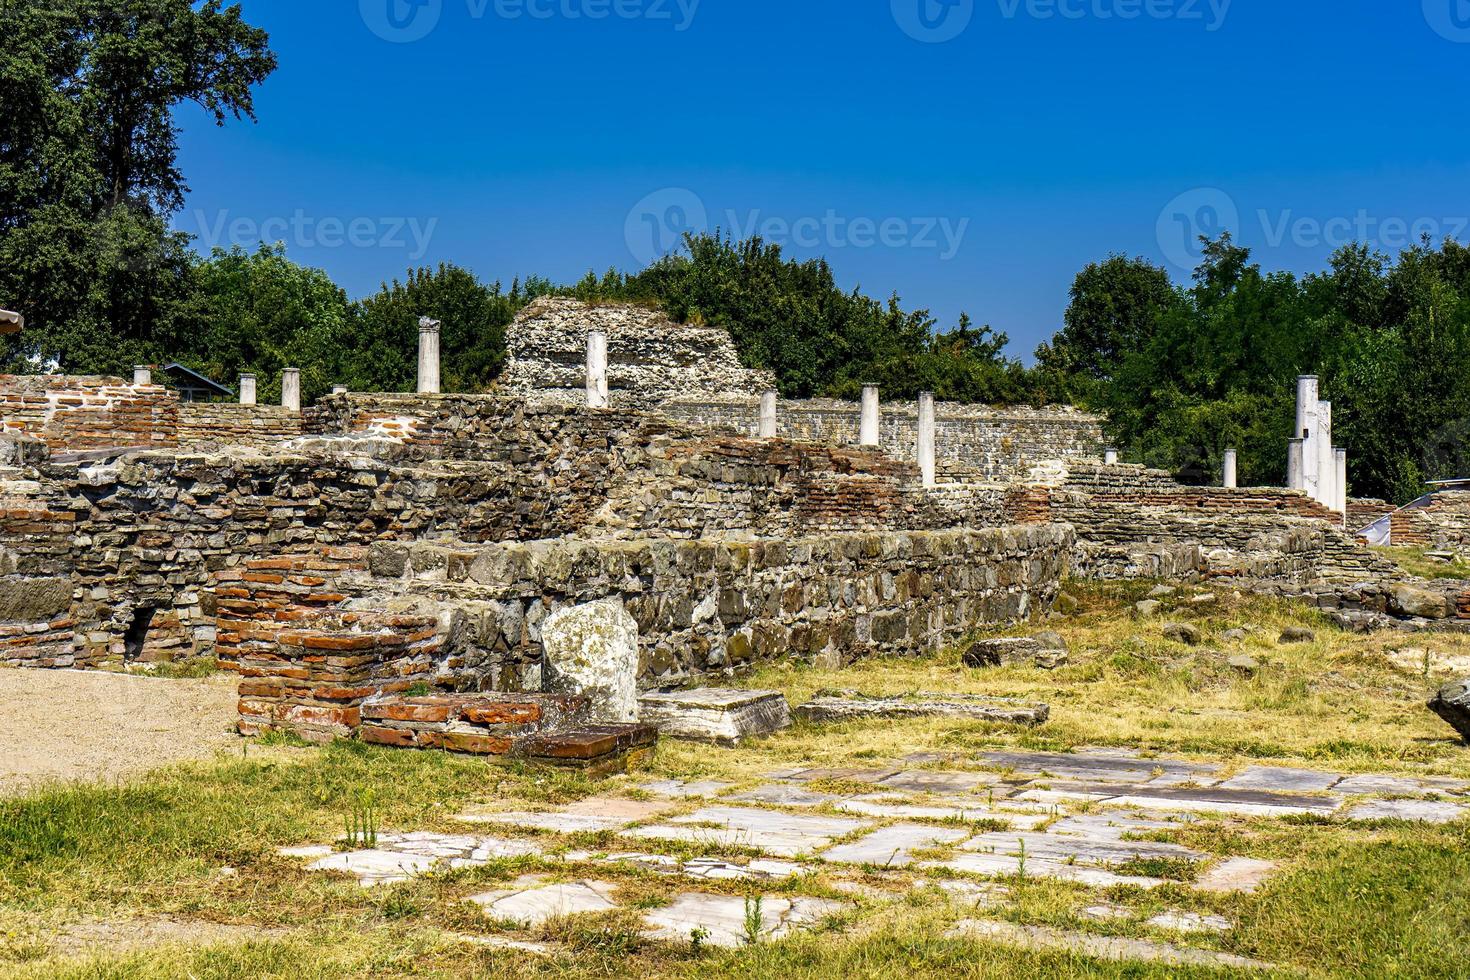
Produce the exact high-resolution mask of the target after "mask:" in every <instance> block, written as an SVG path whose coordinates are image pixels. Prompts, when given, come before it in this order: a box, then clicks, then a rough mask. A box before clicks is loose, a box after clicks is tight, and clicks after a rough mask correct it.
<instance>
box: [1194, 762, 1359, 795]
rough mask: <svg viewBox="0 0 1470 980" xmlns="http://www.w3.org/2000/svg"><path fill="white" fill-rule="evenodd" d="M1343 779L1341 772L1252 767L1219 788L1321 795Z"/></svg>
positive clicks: (1226, 781) (1221, 784)
mask: <svg viewBox="0 0 1470 980" xmlns="http://www.w3.org/2000/svg"><path fill="white" fill-rule="evenodd" d="M1343 778H1344V777H1343V774H1342V773H1340V772H1318V771H1317V770H1315V769H1285V768H1279V767H1275V766H1252V767H1251V768H1249V769H1247V770H1246V771H1245V772H1242V773H1241V774H1240V775H1238V776H1234V777H1232V778H1230V779H1227V780H1225V781H1224V782H1223V783H1219V784H1218V786H1219V788H1220V789H1262V790H1267V791H1269V792H1273V793H1321V792H1325V791H1327V790H1329V789H1331V788H1332V787H1333V786H1336V785H1337V784H1338V783H1340V782H1342V780H1343Z"/></svg>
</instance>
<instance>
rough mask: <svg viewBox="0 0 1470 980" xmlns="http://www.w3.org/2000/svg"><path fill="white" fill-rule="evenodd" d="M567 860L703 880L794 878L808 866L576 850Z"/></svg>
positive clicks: (779, 862) (758, 859)
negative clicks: (596, 852)
mask: <svg viewBox="0 0 1470 980" xmlns="http://www.w3.org/2000/svg"><path fill="white" fill-rule="evenodd" d="M566 859H567V860H568V861H573V862H588V863H593V864H608V865H619V864H621V865H627V866H630V867H635V868H640V869H642V870H645V871H652V872H655V873H657V874H666V875H683V876H684V877H687V878H698V879H700V880H703V881H766V880H776V879H784V878H794V877H796V876H797V875H800V874H805V873H806V870H807V869H806V867H805V866H804V865H800V864H796V863H794V862H792V861H777V860H773V859H770V858H757V859H755V860H752V861H746V862H744V863H741V862H739V861H733V860H725V859H724V858H690V859H688V860H681V859H679V858H677V857H674V856H673V855H671V854H642V853H638V852H631V853H623V854H593V853H591V852H588V851H573V852H570V853H568V854H567V855H566Z"/></svg>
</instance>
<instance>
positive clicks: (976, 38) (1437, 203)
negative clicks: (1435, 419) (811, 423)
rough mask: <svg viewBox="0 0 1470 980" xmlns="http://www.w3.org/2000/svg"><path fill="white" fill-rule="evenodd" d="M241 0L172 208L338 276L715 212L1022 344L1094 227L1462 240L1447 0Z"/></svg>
mask: <svg viewBox="0 0 1470 980" xmlns="http://www.w3.org/2000/svg"><path fill="white" fill-rule="evenodd" d="M241 2H242V5H243V7H244V9H245V13H246V16H247V18H248V19H249V20H251V21H252V22H253V23H256V24H258V25H260V26H262V27H264V28H266V29H267V30H269V31H270V33H271V37H272V45H273V47H274V48H275V50H276V52H277V53H278V54H279V56H280V60H281V67H280V70H279V71H278V72H277V73H276V74H275V75H274V76H273V77H272V78H271V79H270V80H269V81H268V82H266V84H265V85H264V86H263V87H262V88H261V89H260V90H259V92H258V93H257V100H256V103H257V112H258V115H259V117H260V121H259V123H258V124H257V125H251V124H249V123H248V122H246V123H232V124H230V125H229V126H227V127H226V128H225V129H222V130H221V129H216V128H214V127H213V126H212V125H208V124H206V123H205V122H204V120H203V119H202V116H201V115H200V114H199V113H197V112H195V111H185V112H184V113H183V114H182V116H181V121H182V123H183V128H184V134H183V140H182V142H183V154H182V166H183V168H184V172H185V174H186V175H187V176H188V178H189V182H190V184H191V187H192V193H191V194H190V196H189V199H188V204H187V206H186V208H185V209H184V211H183V212H182V213H181V214H180V215H179V216H178V217H177V219H176V221H175V225H176V227H178V228H179V229H181V230H184V231H188V232H191V233H193V234H196V235H199V236H200V241H199V243H198V244H199V247H201V248H204V249H206V250H207V248H208V247H209V246H211V245H214V244H220V245H230V244H233V243H237V242H238V243H240V244H243V245H247V246H251V245H253V243H254V242H255V241H257V240H258V239H259V238H261V237H265V238H268V239H271V240H275V239H281V240H284V241H285V242H286V244H287V248H288V251H289V254H290V255H291V256H292V257H293V258H294V259H296V260H297V261H299V262H303V263H307V264H310V265H315V266H320V267H322V268H324V269H326V270H327V271H328V272H329V273H330V274H331V275H332V276H333V278H335V279H336V280H337V281H338V282H339V283H341V284H342V285H343V286H344V287H345V288H346V289H347V291H348V292H349V293H350V294H352V295H353V296H359V295H363V294H365V293H368V292H371V291H372V290H373V289H375V288H376V287H377V285H378V284H379V283H380V282H381V281H383V280H386V279H391V278H393V277H395V276H401V275H402V273H403V272H404V270H406V269H407V268H409V267H411V266H416V265H421V264H432V263H438V262H440V261H451V262H456V263H459V264H461V265H464V266H466V267H468V268H471V269H473V270H474V271H475V272H476V273H477V274H479V275H480V276H481V277H482V278H483V279H486V280H487V281H488V280H495V279H502V280H504V281H505V283H506V284H507V285H508V284H509V282H510V280H511V278H513V277H514V276H516V275H524V274H526V273H537V274H541V275H546V276H550V277H551V278H553V279H557V280H571V279H575V278H578V277H579V276H580V275H581V274H583V273H584V272H586V271H587V270H588V269H596V270H599V271H601V270H603V269H606V268H608V267H610V266H616V267H619V268H624V269H631V268H636V267H640V266H641V265H643V264H645V263H646V262H647V261H648V259H649V258H650V257H652V256H653V255H654V254H655V253H656V252H657V250H658V249H659V248H660V247H663V246H665V245H667V243H668V242H671V241H672V240H673V239H674V237H675V233H676V232H677V231H678V230H679V229H681V228H684V227H714V226H721V227H724V228H727V229H733V230H734V231H736V232H737V233H743V232H747V231H750V230H758V231H761V232H764V233H765V234H766V237H768V238H769V239H771V240H775V241H780V242H782V243H783V244H784V245H786V246H787V247H788V249H789V251H790V252H791V253H792V254H794V255H796V256H799V257H810V256H815V255H826V256H827V258H828V259H829V260H830V261H831V262H832V265H833V267H834V268H835V270H836V272H837V275H838V277H839V280H840V281H841V282H842V283H843V284H844V285H845V286H849V287H850V286H855V285H861V286H862V288H863V289H864V290H865V291H868V292H870V293H873V294H877V295H887V294H888V293H890V292H893V291H895V290H896V291H898V292H899V293H900V294H902V296H903V297H904V300H905V302H906V303H907V304H909V305H911V306H927V307H929V308H930V309H931V310H932V311H933V312H934V314H935V315H936V316H938V317H939V319H940V322H941V325H942V326H947V325H950V324H952V323H953V322H954V320H955V319H956V318H957V317H958V316H959V314H960V312H961V311H962V310H963V311H968V312H969V313H970V314H971V316H972V317H974V318H975V319H976V320H977V321H980V322H988V323H990V324H992V325H993V326H995V327H996V329H998V330H1003V331H1006V332H1007V333H1009V334H1010V335H1011V338H1012V350H1013V352H1015V353H1017V354H1025V355H1029V353H1030V351H1031V350H1032V349H1033V348H1034V347H1035V345H1036V344H1037V343H1038V342H1040V341H1042V340H1044V339H1046V338H1047V337H1049V336H1050V335H1051V333H1052V332H1053V331H1054V330H1055V329H1056V328H1057V327H1058V326H1059V325H1060V321H1061V315H1062V311H1063V310H1064V309H1065V307H1066V303H1067V290H1068V288H1069V286H1070V285H1071V281H1072V278H1073V276H1074V275H1075V274H1076V272H1077V271H1078V270H1079V269H1080V268H1081V267H1082V266H1083V265H1085V264H1086V263H1087V262H1089V261H1093V260H1096V259H1099V258H1102V257H1104V256H1105V255H1107V254H1108V253H1109V252H1113V251H1123V252H1127V253H1129V254H1138V255H1143V256H1146V257H1148V258H1150V259H1152V260H1154V261H1157V262H1160V263H1164V264H1166V265H1168V266H1169V268H1170V271H1171V273H1173V274H1174V275H1175V276H1176V278H1177V279H1179V280H1181V281H1182V280H1185V279H1187V276H1188V271H1189V268H1190V266H1191V264H1192V254H1191V253H1192V246H1191V241H1192V238H1193V235H1194V233H1197V232H1198V231H1213V230H1215V229H1217V228H1221V227H1229V228H1231V229H1232V231H1234V232H1235V234H1236V235H1237V237H1238V238H1239V239H1241V240H1242V241H1243V242H1244V243H1245V244H1247V245H1249V246H1251V247H1252V248H1253V249H1254V250H1255V252H1256V256H1257V258H1258V259H1259V260H1260V261H1261V262H1262V264H1263V265H1265V266H1266V267H1268V268H1281V269H1288V270H1292V271H1296V272H1305V271H1310V270H1313V269H1317V268H1320V267H1321V266H1322V265H1323V264H1324V262H1325V260H1326V258H1327V256H1328V255H1329V254H1330V253H1331V252H1332V250H1333V248H1334V247H1335V245H1337V244H1340V243H1342V242H1344V241H1348V240H1356V239H1360V238H1366V239H1367V240H1369V241H1370V242H1373V243H1374V244H1376V245H1378V246H1379V247H1381V248H1383V249H1384V250H1386V251H1390V252H1394V251H1397V249H1398V248H1399V247H1401V246H1402V244H1403V243H1404V242H1405V241H1409V240H1412V238H1413V237H1414V236H1415V234H1416V233H1418V232H1422V231H1428V232H1430V233H1431V234H1432V235H1433V236H1434V237H1436V238H1441V237H1444V236H1445V235H1452V236H1454V237H1456V238H1458V239H1460V240H1462V241H1467V240H1470V227H1467V226H1470V195H1467V194H1466V193H1465V191H1466V188H1467V187H1470V127H1467V126H1466V125H1465V118H1466V110H1465V106H1466V104H1467V98H1466V95H1467V79H1470V0H1285V2H1282V0H1273V2H1266V0H785V2H778V0H312V2H303V3H288V2H284V0H241Z"/></svg>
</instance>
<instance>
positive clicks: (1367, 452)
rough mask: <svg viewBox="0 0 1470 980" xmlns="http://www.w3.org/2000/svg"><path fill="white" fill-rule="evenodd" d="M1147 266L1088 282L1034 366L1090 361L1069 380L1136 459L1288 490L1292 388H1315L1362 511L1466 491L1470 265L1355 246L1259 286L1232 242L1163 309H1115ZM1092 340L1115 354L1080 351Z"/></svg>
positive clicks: (1095, 274)
mask: <svg viewBox="0 0 1470 980" xmlns="http://www.w3.org/2000/svg"><path fill="white" fill-rule="evenodd" d="M1142 265H1143V263H1141V260H1126V259H1118V258H1116V257H1115V258H1114V259H1110V260H1109V261H1108V262H1107V263H1105V264H1104V266H1102V267H1099V266H1092V267H1089V268H1088V269H1086V270H1084V271H1083V273H1082V274H1081V275H1079V277H1078V280H1077V286H1076V287H1075V288H1074V290H1073V303H1072V307H1071V308H1070V309H1069V310H1068V314H1067V327H1066V328H1065V329H1064V330H1063V332H1062V333H1061V334H1059V335H1058V338H1057V340H1056V341H1055V342H1054V343H1053V345H1051V347H1050V348H1044V349H1043V351H1041V352H1039V359H1040V360H1042V361H1043V363H1044V364H1045V363H1046V362H1047V360H1048V359H1050V360H1051V361H1052V363H1053V364H1055V363H1056V361H1057V360H1058V357H1059V355H1058V354H1057V353H1055V352H1056V351H1062V350H1065V351H1068V352H1070V351H1073V350H1076V349H1077V348H1078V347H1079V346H1080V347H1081V349H1082V350H1083V351H1084V356H1081V357H1077V358H1075V359H1073V360H1071V361H1069V362H1067V363H1066V367H1067V369H1069V370H1073V371H1076V372H1077V374H1080V375H1082V376H1083V378H1084V379H1085V384H1084V386H1083V387H1084V388H1085V390H1086V391H1087V400H1088V401H1089V403H1090V404H1091V405H1092V406H1093V407H1096V408H1100V409H1103V410H1105V411H1106V412H1107V414H1108V416H1109V420H1110V421H1109V426H1110V429H1111V432H1110V435H1111V436H1112V437H1113V438H1114V439H1116V440H1117V441H1118V442H1119V443H1120V444H1121V445H1123V446H1125V447H1127V449H1128V451H1129V452H1130V454H1131V456H1132V458H1134V459H1136V460H1138V461H1140V462H1145V463H1149V464H1151V465H1156V466H1163V467H1166V468H1169V469H1172V470H1175V471H1176V472H1180V473H1182V474H1184V475H1185V476H1187V477H1193V478H1195V479H1198V480H1201V481H1204V480H1211V479H1217V478H1218V473H1219V469H1220V466H1221V462H1222V459H1223V455H1224V451H1225V450H1226V449H1227V448H1236V449H1238V450H1239V451H1240V453H1241V477H1242V479H1243V480H1246V481H1249V482H1254V483H1260V484H1277V485H1279V484H1280V483H1281V482H1282V481H1283V480H1284V478H1285V469H1286V445H1287V440H1288V439H1290V438H1291V436H1292V429H1293V418H1294V414H1295V410H1294V405H1295V379H1296V377H1297V376H1298V375H1299V374H1318V375H1320V376H1321V378H1322V391H1323V397H1324V398H1327V399H1330V400H1331V401H1332V402H1333V403H1334V405H1333V416H1334V418H1333V421H1334V427H1335V428H1334V436H1335V441H1336V442H1337V443H1338V444H1339V445H1342V446H1345V447H1347V448H1348V449H1349V482H1350V484H1351V487H1352V492H1353V493H1354V494H1355V495H1363V496H1368V495H1371V496H1381V497H1385V498H1388V499H1391V500H1395V501H1399V502H1404V501H1407V500H1409V499H1412V498H1413V497H1415V496H1417V495H1419V494H1420V493H1421V492H1422V491H1423V490H1424V487H1425V481H1426V480H1428V479H1436V478H1448V477H1454V476H1461V475H1470V459H1467V458H1465V456H1466V454H1465V453H1464V450H1463V449H1462V446H1464V445H1465V444H1466V441H1465V440H1466V436H1470V421H1467V420H1470V249H1467V248H1466V247H1465V246H1463V245H1460V244H1458V243H1456V242H1454V241H1447V242H1445V243H1443V245H1441V246H1439V247H1436V246H1434V245H1433V244H1432V243H1429V242H1427V241H1426V242H1424V243H1422V244H1421V245H1418V246H1416V247H1414V248H1410V249H1407V250H1405V251H1404V252H1403V253H1402V254H1401V255H1399V256H1398V258H1397V261H1395V262H1391V261H1390V260H1389V258H1388V257H1387V256H1384V255H1381V254H1378V253H1375V252H1373V251H1372V250H1371V249H1369V248H1367V247H1366V246H1361V245H1353V246H1348V247H1345V248H1343V249H1340V250H1339V251H1338V252H1337V253H1336V254H1335V255H1334V256H1333V257H1332V260H1331V264H1330V268H1329V269H1327V270H1326V271H1324V272H1322V273H1319V274H1315V275H1310V276H1307V277H1305V278H1303V279H1300V280H1299V279H1297V278H1296V277H1294V276H1292V275H1289V274H1287V273H1265V272H1263V271H1262V270H1261V268H1260V266H1259V265H1257V264H1255V263H1253V262H1252V261H1251V257H1250V252H1249V251H1248V250H1247V249H1244V248H1242V247H1240V246H1239V245H1237V244H1235V243H1234V242H1233V241H1231V239H1230V237H1229V236H1228V235H1224V236H1222V237H1221V238H1219V239H1217V240H1214V241H1208V242H1206V243H1205V249H1204V254H1203V259H1202V261H1201V264H1200V267H1199V268H1198V269H1197V270H1196V271H1195V274H1194V280H1193V283H1192V285H1191V286H1189V287H1184V288H1174V290H1173V293H1174V295H1173V298H1172V299H1171V300H1170V301H1169V302H1167V303H1157V304H1151V305H1149V306H1147V307H1145V306H1142V305H1140V304H1138V303H1136V302H1133V301H1132V300H1131V299H1130V300H1128V301H1120V302H1112V301H1111V298H1112V296H1113V295H1126V296H1130V297H1136V295H1137V293H1136V289H1135V287H1136V284H1137V283H1138V281H1139V276H1140V275H1142V274H1144V270H1143V269H1142V268H1141V266H1142ZM1100 270H1108V271H1109V274H1108V275H1099V271H1100ZM1100 291H1101V293H1103V295H1102V296H1101V297H1100V296H1099V295H1098V294H1099V292H1100ZM1120 308H1128V309H1131V310H1133V311H1135V314H1134V315H1131V316H1130V317H1128V318H1126V319H1124V318H1120V317H1118V316H1116V315H1115V313H1116V311H1117V310H1118V309H1120ZM1120 324H1126V328H1125V329H1122V330H1119V329H1118V327H1119V325H1120ZM1097 337H1107V338H1110V339H1109V341H1108V342H1107V344H1106V345H1105V344H1103V343H1097V344H1093V345H1092V346H1088V345H1087V344H1081V345H1078V344H1077V343H1076V340H1077V339H1078V338H1097ZM1108 345H1111V346H1108ZM1104 351H1110V353H1106V354H1103V353H1102V352H1104Z"/></svg>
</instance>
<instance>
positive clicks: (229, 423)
mask: <svg viewBox="0 0 1470 980" xmlns="http://www.w3.org/2000/svg"><path fill="white" fill-rule="evenodd" d="M302 432H303V424H302V417H301V413H300V412H293V411H291V410H290V409H286V408H282V407H281V406H279V405H236V404H228V403H223V402H185V403H183V404H181V405H180V406H179V444H180V445H181V446H185V447H188V448H198V447H201V446H252V447H254V448H257V449H268V448H272V447H275V446H279V445H281V444H282V443H284V442H285V441H286V440H288V439H295V438H298V437H299V436H300V435H301V434H302Z"/></svg>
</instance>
